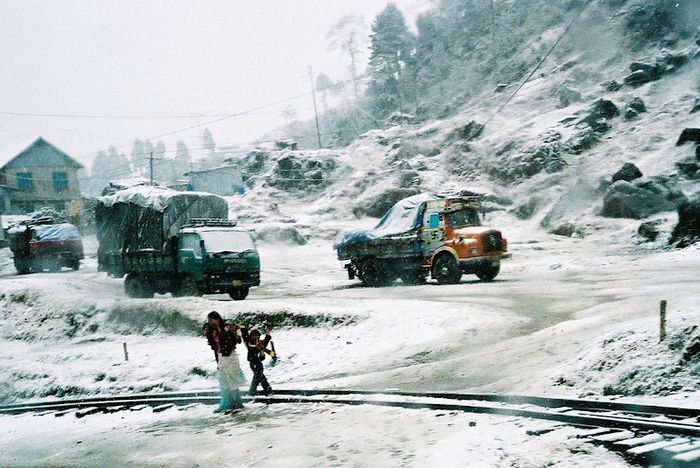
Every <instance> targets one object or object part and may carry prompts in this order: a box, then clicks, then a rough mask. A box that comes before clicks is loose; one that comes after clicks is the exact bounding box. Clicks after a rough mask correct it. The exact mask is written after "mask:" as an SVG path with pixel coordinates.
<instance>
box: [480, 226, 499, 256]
mask: <svg viewBox="0 0 700 468" xmlns="http://www.w3.org/2000/svg"><path fill="white" fill-rule="evenodd" d="M501 250H503V240H502V239H501V233H500V232H498V231H490V232H487V233H486V234H484V252H487V253H488V252H500V251H501Z"/></svg>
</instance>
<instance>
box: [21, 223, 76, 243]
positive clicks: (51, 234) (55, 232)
mask: <svg viewBox="0 0 700 468" xmlns="http://www.w3.org/2000/svg"><path fill="white" fill-rule="evenodd" d="M32 239H34V240H36V241H38V242H49V241H70V240H80V232H78V228H77V227H75V226H73V225H72V224H69V223H61V224H38V225H36V226H32Z"/></svg>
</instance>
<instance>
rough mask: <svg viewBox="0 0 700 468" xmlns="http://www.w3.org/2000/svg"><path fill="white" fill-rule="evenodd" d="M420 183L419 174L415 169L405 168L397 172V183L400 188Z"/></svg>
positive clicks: (416, 185) (415, 185)
mask: <svg viewBox="0 0 700 468" xmlns="http://www.w3.org/2000/svg"><path fill="white" fill-rule="evenodd" d="M420 183H421V177H420V174H418V172H417V171H413V170H410V169H409V170H405V171H401V173H400V174H399V179H398V184H399V187H400V188H411V187H418V186H419V185H420Z"/></svg>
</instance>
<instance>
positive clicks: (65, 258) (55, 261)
mask: <svg viewBox="0 0 700 468" xmlns="http://www.w3.org/2000/svg"><path fill="white" fill-rule="evenodd" d="M8 237H9V244H10V250H12V254H13V261H14V264H15V268H16V269H17V273H19V274H20V275H24V274H26V273H29V272H32V271H34V272H40V271H44V270H48V271H51V272H55V271H59V270H60V269H61V267H64V266H65V267H68V268H71V269H73V270H77V269H78V268H80V260H82V259H83V258H84V254H83V242H82V239H81V237H80V232H79V231H78V228H76V227H75V226H74V225H72V224H70V223H57V222H54V220H52V219H45V218H40V219H34V220H29V221H23V222H22V223H21V224H19V225H18V226H14V227H12V228H10V229H9V230H8Z"/></svg>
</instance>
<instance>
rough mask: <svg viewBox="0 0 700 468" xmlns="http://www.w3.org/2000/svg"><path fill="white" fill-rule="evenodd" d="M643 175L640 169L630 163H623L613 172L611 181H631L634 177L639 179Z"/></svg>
mask: <svg viewBox="0 0 700 468" xmlns="http://www.w3.org/2000/svg"><path fill="white" fill-rule="evenodd" d="M643 175H644V174H642V171H640V170H639V168H638V167H637V166H635V165H634V164H632V163H625V164H623V165H622V167H621V168H620V170H618V171H617V172H616V173H615V174H613V176H612V181H613V183H615V182H617V181H618V180H626V181H627V182H631V181H633V180H634V179H639V178H640V177H642V176H643Z"/></svg>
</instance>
